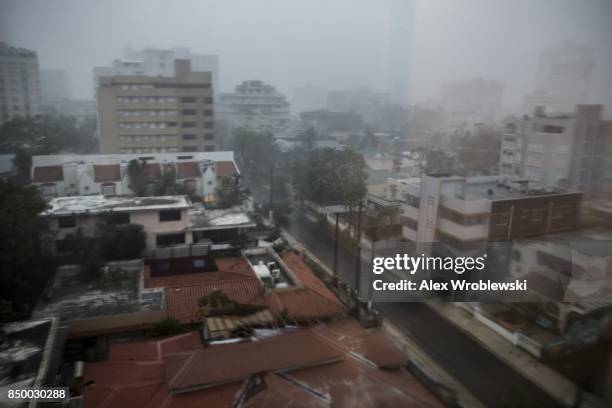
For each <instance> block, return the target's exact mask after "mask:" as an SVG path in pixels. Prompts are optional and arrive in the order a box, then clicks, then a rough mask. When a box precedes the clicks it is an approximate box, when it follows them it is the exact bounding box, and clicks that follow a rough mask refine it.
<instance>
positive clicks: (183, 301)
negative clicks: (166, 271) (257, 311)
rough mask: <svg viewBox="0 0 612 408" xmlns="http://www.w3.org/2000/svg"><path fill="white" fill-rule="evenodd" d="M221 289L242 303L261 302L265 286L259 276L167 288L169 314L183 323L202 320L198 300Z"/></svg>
mask: <svg viewBox="0 0 612 408" xmlns="http://www.w3.org/2000/svg"><path fill="white" fill-rule="evenodd" d="M214 290H220V291H222V292H223V293H224V294H226V295H227V296H228V297H229V298H230V299H232V300H234V301H236V302H238V303H242V304H261V295H262V293H263V287H262V285H261V283H260V282H259V280H258V279H257V278H242V279H231V280H222V281H218V282H213V283H206V284H197V285H192V286H181V287H169V288H166V293H165V294H166V307H167V310H168V316H170V317H173V318H175V319H177V320H178V321H180V322H183V323H191V322H198V321H200V320H201V319H200V316H198V309H199V308H198V300H199V299H200V298H201V297H203V296H206V295H208V294H210V293H211V292H212V291H214Z"/></svg>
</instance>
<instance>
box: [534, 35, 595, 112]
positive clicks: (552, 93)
mask: <svg viewBox="0 0 612 408" xmlns="http://www.w3.org/2000/svg"><path fill="white" fill-rule="evenodd" d="M594 66H595V62H594V53H593V50H592V49H591V48H589V47H584V46H579V45H576V44H574V43H572V42H569V41H568V42H565V43H563V44H560V45H559V46H557V47H554V48H549V49H545V50H542V52H541V53H540V58H539V61H538V72H537V77H536V83H535V89H534V92H533V93H532V94H531V95H529V96H528V97H527V99H526V105H527V106H526V108H527V111H528V112H533V108H534V107H535V106H537V105H541V106H544V107H546V108H547V109H548V110H551V111H561V112H573V110H574V107H575V105H577V104H584V103H588V102H589V91H590V86H591V79H592V74H593V67H594Z"/></svg>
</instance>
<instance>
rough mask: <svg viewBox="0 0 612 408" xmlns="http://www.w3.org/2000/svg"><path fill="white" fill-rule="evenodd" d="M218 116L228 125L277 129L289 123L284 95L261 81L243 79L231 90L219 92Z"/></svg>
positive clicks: (260, 129)
mask: <svg viewBox="0 0 612 408" xmlns="http://www.w3.org/2000/svg"><path fill="white" fill-rule="evenodd" d="M217 106H218V109H219V111H218V118H219V119H220V120H221V121H223V122H225V123H226V124H227V125H226V126H227V128H228V129H230V130H231V129H234V128H240V127H242V128H246V129H251V130H255V131H262V132H265V131H268V132H272V133H278V132H282V131H284V130H286V129H287V128H288V126H289V102H288V101H287V97H286V96H285V95H283V94H282V93H280V92H278V91H277V90H276V89H275V88H274V87H273V86H272V85H268V84H266V83H264V82H263V81H243V82H242V83H241V84H240V85H237V86H236V90H235V92H233V93H223V94H220V95H219V101H218V105H217Z"/></svg>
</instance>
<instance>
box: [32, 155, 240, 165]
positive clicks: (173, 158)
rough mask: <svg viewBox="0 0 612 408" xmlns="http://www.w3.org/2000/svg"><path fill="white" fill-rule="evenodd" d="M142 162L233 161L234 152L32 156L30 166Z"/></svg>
mask: <svg viewBox="0 0 612 408" xmlns="http://www.w3.org/2000/svg"><path fill="white" fill-rule="evenodd" d="M134 159H136V160H143V159H146V160H147V161H151V162H159V163H164V162H168V163H170V162H193V161H205V160H211V161H215V162H217V161H221V162H224V161H230V162H232V163H233V161H234V152H232V151H218V152H188V153H186V152H181V153H138V154H120V153H117V154H110V153H109V154H51V155H44V156H32V166H34V167H40V166H53V165H58V164H65V163H75V164H116V163H126V164H127V163H129V162H130V161H131V160H134Z"/></svg>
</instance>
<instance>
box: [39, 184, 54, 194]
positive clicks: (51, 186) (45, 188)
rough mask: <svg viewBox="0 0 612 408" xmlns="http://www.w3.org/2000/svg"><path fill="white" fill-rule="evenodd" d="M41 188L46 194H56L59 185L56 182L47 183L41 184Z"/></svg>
mask: <svg viewBox="0 0 612 408" xmlns="http://www.w3.org/2000/svg"><path fill="white" fill-rule="evenodd" d="M40 190H41V192H42V194H43V195H44V196H54V195H56V194H57V187H56V186H55V184H54V183H47V184H43V185H42V186H40Z"/></svg>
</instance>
